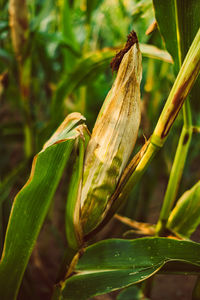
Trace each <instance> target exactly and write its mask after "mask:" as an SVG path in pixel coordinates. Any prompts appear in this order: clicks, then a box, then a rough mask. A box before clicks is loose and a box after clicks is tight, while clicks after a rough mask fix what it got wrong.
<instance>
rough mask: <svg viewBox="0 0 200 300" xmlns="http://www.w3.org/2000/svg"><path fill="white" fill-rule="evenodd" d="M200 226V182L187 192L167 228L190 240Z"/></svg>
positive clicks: (180, 200)
mask: <svg viewBox="0 0 200 300" xmlns="http://www.w3.org/2000/svg"><path fill="white" fill-rule="evenodd" d="M199 224H200V181H198V182H197V183H196V184H195V186H193V188H191V189H190V190H188V191H186V192H185V193H184V194H183V195H182V196H181V198H180V199H179V200H178V202H177V204H176V206H175V207H174V209H173V210H172V212H171V214H170V217H169V220H168V223H167V227H168V228H169V229H170V230H172V231H173V232H175V233H176V234H178V235H180V236H182V237H186V238H189V237H190V236H191V234H192V233H193V232H194V231H195V229H196V228H197V226H198V225H199Z"/></svg>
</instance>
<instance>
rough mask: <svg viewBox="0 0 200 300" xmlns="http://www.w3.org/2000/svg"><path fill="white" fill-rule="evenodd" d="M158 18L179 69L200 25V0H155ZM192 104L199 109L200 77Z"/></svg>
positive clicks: (193, 93)
mask: <svg viewBox="0 0 200 300" xmlns="http://www.w3.org/2000/svg"><path fill="white" fill-rule="evenodd" d="M153 4H154V7H155V15H156V20H157V22H158V25H159V29H160V32H161V34H162V36H163V38H164V41H165V44H166V48H167V51H168V52H169V53H170V54H171V56H172V58H173V60H174V62H175V72H176V73H178V70H179V56H180V58H181V61H183V59H184V57H185V56H186V54H187V51H188V49H189V47H190V45H191V44H192V41H193V39H194V37H195V35H196V33H197V31H198V29H199V27H200V18H199V11H200V1H197V0H189V1H184V0H179V1H177V0H166V1H159V0H153ZM190 97H191V100H193V102H192V101H191V104H192V105H195V107H196V108H197V109H198V110H199V108H200V105H199V101H197V99H199V98H200V77H198V78H197V81H196V83H195V85H194V87H193V89H192V91H191V93H190Z"/></svg>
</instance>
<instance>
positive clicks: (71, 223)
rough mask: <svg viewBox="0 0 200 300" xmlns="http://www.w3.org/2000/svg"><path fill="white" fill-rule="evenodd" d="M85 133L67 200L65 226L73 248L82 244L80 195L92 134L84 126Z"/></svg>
mask: <svg viewBox="0 0 200 300" xmlns="http://www.w3.org/2000/svg"><path fill="white" fill-rule="evenodd" d="M83 133H84V135H83V136H81V137H80V139H79V141H78V146H77V147H76V148H77V149H76V152H77V153H76V158H75V163H74V166H73V173H72V176H71V179H70V185H69V190H68V195H67V202H66V217H65V225H66V226H65V227H66V235H67V241H68V245H69V247H70V248H71V249H78V248H79V245H80V244H82V229H81V227H80V226H81V222H80V196H81V186H82V176H83V165H84V164H83V162H84V154H85V150H86V147H87V144H88V142H89V138H90V135H89V133H88V132H87V131H86V128H83Z"/></svg>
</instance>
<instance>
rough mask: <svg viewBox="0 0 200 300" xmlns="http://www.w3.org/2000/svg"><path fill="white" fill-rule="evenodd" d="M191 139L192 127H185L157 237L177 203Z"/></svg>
mask: <svg viewBox="0 0 200 300" xmlns="http://www.w3.org/2000/svg"><path fill="white" fill-rule="evenodd" d="M191 138H192V126H191V127H190V128H187V127H186V126H185V125H184V126H183V129H182V132H181V136H180V139H179V143H178V147H177V151H176V155H175V158H174V162H173V166H172V169H171V173H170V178H169V182H168V186H167V190H166V193H165V197H164V202H163V206H162V209H161V213H160V217H159V221H158V224H157V227H156V232H157V235H162V234H163V232H164V230H165V225H166V223H167V220H168V217H169V214H170V211H171V209H172V206H173V204H174V202H175V199H176V196H177V192H178V188H179V184H180V181H181V177H182V174H183V169H184V165H185V161H186V157H187V153H188V149H189V146H190V142H191Z"/></svg>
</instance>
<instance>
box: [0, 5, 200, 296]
mask: <svg viewBox="0 0 200 300" xmlns="http://www.w3.org/2000/svg"><path fill="white" fill-rule="evenodd" d="M65 2H66V3H65V5H64V6H63V7H62V8H63V15H62V18H61V25H60V26H61V28H62V33H63V36H62V38H60V37H58V36H57V37H55V39H56V40H58V39H60V41H61V42H62V43H64V44H65V46H66V48H64V49H62V50H63V53H62V54H63V57H64V62H65V64H64V69H66V70H67V71H68V72H67V75H66V74H65V73H64V75H63V78H62V79H61V81H60V82H59V83H58V86H57V88H56V90H55V92H54V94H53V97H52V102H51V108H50V115H51V121H50V124H49V126H48V128H46V130H47V132H49V131H52V129H53V128H55V126H57V125H58V122H59V121H60V123H61V124H60V125H59V126H58V128H57V129H56V130H55V131H54V132H53V133H52V134H51V137H50V138H49V139H48V140H47V141H46V142H45V144H44V146H43V147H42V150H40V151H39V152H38V153H37V154H36V155H35V156H34V158H33V162H32V168H31V173H30V176H29V179H28V181H27V182H26V184H25V185H24V186H23V187H22V189H21V190H20V191H19V193H18V194H17V195H16V197H15V199H14V202H13V204H12V208H11V211H10V215H9V220H8V224H7V229H6V234H5V239H4V241H3V243H2V256H1V261H0V295H1V299H5V300H10V299H16V298H17V297H18V295H19V289H20V285H21V283H22V280H23V277H25V276H24V274H25V270H26V268H27V265H28V261H29V259H30V256H31V253H32V251H33V249H34V246H35V244H36V241H37V238H38V235H39V232H40V230H41V228H42V226H43V224H44V221H45V218H46V217H47V215H48V213H49V211H50V208H51V205H52V201H53V197H54V195H55V192H56V189H57V187H58V185H59V182H60V181H61V177H62V176H63V173H64V172H65V171H66V170H67V173H69V174H68V175H69V176H68V179H69V183H68V192H67V199H66V205H65V206H66V207H65V218H64V220H63V222H64V223H65V235H66V240H67V245H66V246H65V253H64V259H63V262H62V264H61V266H60V271H59V272H58V275H57V279H56V280H55V282H54V284H52V293H51V294H52V299H71V300H76V299H83V300H84V299H90V298H91V297H95V296H98V295H103V294H106V293H110V292H112V291H118V290H121V289H123V290H122V291H120V292H118V294H117V296H116V299H118V300H120V299H144V298H145V297H150V292H151V283H152V279H153V276H154V275H155V274H157V273H161V274H169V273H170V274H188V275H190V274H193V275H196V276H197V283H196V286H195V288H194V290H193V299H200V293H199V279H198V276H199V272H200V260H199V255H200V245H199V243H197V242H194V241H192V239H191V235H192V233H193V232H194V231H195V230H196V228H197V226H198V225H199V224H200V208H199V207H200V206H199V197H200V181H199V179H198V181H197V182H194V184H193V186H192V187H190V188H189V189H187V190H185V191H184V192H183V194H182V195H181V196H180V198H179V197H178V195H179V193H178V192H179V186H180V181H181V178H182V176H183V170H184V166H185V163H186V159H187V155H188V153H189V147H190V145H191V141H192V135H193V133H194V132H197V133H198V132H199V128H198V127H197V126H194V125H193V123H192V109H191V105H190V102H192V101H196V98H197V95H198V92H199V78H198V75H199V70H200V27H199V26H200V22H199V19H198V18H197V17H196V11H198V9H199V7H200V3H199V1H187V2H186V1H174V0H169V1H163V2H162V3H161V2H160V1H158V0H153V5H154V11H155V18H156V21H154V22H153V25H152V26H151V27H150V28H149V30H148V31H147V33H148V34H151V32H152V31H153V30H155V28H156V26H158V28H159V31H160V34H161V35H162V37H163V39H164V42H165V45H166V49H167V51H168V52H169V53H170V55H171V56H170V55H169V53H168V52H166V51H164V50H159V49H158V48H155V47H154V46H149V45H146V44H140V43H139V41H138V39H139V38H138V37H137V34H136V32H135V31H133V30H132V31H131V32H130V33H129V34H128V37H127V42H126V44H125V45H124V47H123V48H122V49H121V50H120V51H119V50H118V52H117V54H116V55H115V57H114V58H113V59H112V61H111V64H110V65H111V68H112V73H113V76H115V80H114V82H113V84H112V87H111V89H110V91H109V92H108V94H107V96H106V98H105V100H104V103H103V105H102V107H101V110H100V112H99V114H98V117H97V119H96V121H95V125H94V127H93V130H92V133H90V131H89V130H88V127H87V121H86V118H85V117H84V116H83V114H82V113H80V112H72V113H70V114H68V115H67V116H66V117H65V119H64V121H62V122H61V118H62V113H63V111H62V110H63V107H64V101H65V98H66V97H67V96H69V95H71V94H72V92H74V95H76V97H78V96H80V97H81V103H82V104H84V101H85V99H86V97H87V89H86V87H85V86H81V85H82V82H85V81H84V80H86V79H85V77H87V76H90V75H91V73H92V70H93V68H94V65H98V66H99V65H100V70H101V68H102V65H103V66H105V65H106V64H108V61H109V60H110V59H111V57H112V56H113V54H114V53H115V52H116V49H113V48H109V49H108V48H107V49H104V51H101V52H99V51H96V50H95V51H93V52H92V53H90V54H89V55H88V54H87V55H85V54H84V55H85V56H84V55H83V58H82V59H81V61H79V64H76V56H77V54H78V55H79V53H80V52H79V49H78V42H77V41H76V39H75V37H74V34H73V30H72V26H71V24H70V2H68V1H65ZM142 2H144V3H146V6H147V7H149V6H151V5H152V3H151V2H150V1H146V2H145V1H142ZM92 3H93V4H92ZM119 3H120V5H121V9H122V11H124V9H125V6H124V3H123V1H119ZM144 3H143V4H142V6H140V3H138V5H137V6H136V8H137V9H138V10H140V9H141V7H142V8H143V9H145V7H146V6H145V5H144ZM86 4H87V13H86V32H87V34H88V35H89V33H90V32H89V30H90V26H89V24H90V22H91V18H92V13H93V11H94V10H95V9H98V5H101V1H94V2H91V1H86ZM20 7H22V8H23V10H22V11H21V12H22V13H21V14H19V8H20ZM45 9H47V11H48V5H47V7H46V8H45ZM9 10H10V19H9V22H10V28H11V38H12V45H13V49H14V55H15V58H16V68H17V70H18V74H19V95H20V101H21V107H22V111H23V116H24V128H23V135H24V141H25V143H24V146H25V147H24V149H25V157H26V160H28V159H30V157H31V156H32V154H33V153H35V149H36V148H37V146H36V143H35V142H36V141H35V140H34V130H35V129H34V126H32V118H33V116H32V115H31V110H30V107H31V105H30V103H29V101H30V94H31V92H30V87H31V67H30V65H31V55H30V53H29V48H30V44H29V42H28V41H29V40H30V39H31V34H32V33H33V32H34V30H35V28H36V27H37V22H38V20H37V19H36V20H35V25H34V23H33V24H32V32H31V30H30V29H29V23H28V22H29V20H28V13H27V3H26V1H22V0H20V1H19V0H11V1H10V6H9ZM124 14H125V11H124ZM65 18H66V19H65ZM65 22H66V23H65ZM22 24H24V25H23V26H22ZM186 25H188V26H190V30H188V28H186ZM34 26H35V27H34ZM35 35H36V31H35ZM87 42H88V41H86V43H85V44H84V49H83V52H84V51H85V52H87V48H88V44H87ZM20 49H21V50H20ZM142 55H143V56H148V57H151V59H152V58H156V59H160V60H162V61H165V62H166V61H167V62H168V63H171V62H172V59H173V62H174V73H175V77H176V78H175V80H174V83H173V86H172V88H171V91H170V93H169V95H168V98H167V101H166V102H165V104H164V106H163V108H162V111H161V113H160V116H159V118H158V121H157V123H156V126H155V129H154V130H153V132H151V134H150V136H149V137H147V138H145V139H144V142H143V145H142V147H141V148H140V149H139V150H138V151H136V150H134V148H136V147H135V145H136V142H137V140H138V136H139V130H140V129H139V128H140V121H141V95H140V88H141V87H140V84H141V78H142ZM171 57H172V59H171ZM68 61H70V62H68ZM91 62H92V63H91ZM82 71H83V72H82ZM70 81H72V84H69V83H70ZM78 86H79V89H80V90H79V93H77V94H76V92H75V90H76V88H77V87H78ZM181 111H182V112H183V127H182V131H181V134H180V137H179V141H178V146H177V149H176V153H175V157H174V161H173V164H172V167H171V172H170V175H169V180H168V185H167V189H166V193H165V196H164V199H163V205H162V208H161V211H160V216H159V219H158V222H157V224H147V223H144V222H143V223H142V222H137V221H135V220H133V219H130V218H127V217H125V216H121V215H117V214H116V213H117V212H119V211H120V210H121V211H123V210H122V208H123V207H126V206H127V205H128V201H130V198H129V195H130V193H131V191H132V190H133V189H134V188H136V187H137V186H138V184H139V183H140V182H142V181H143V178H144V177H143V175H144V173H145V172H146V171H147V170H148V167H149V166H150V164H151V165H152V164H154V163H155V159H153V158H154V157H155V156H157V155H158V152H159V151H160V150H161V148H163V147H164V146H165V142H166V140H167V138H168V136H170V134H171V131H172V127H173V124H174V122H175V120H176V118H177V116H179V115H180V112H181ZM195 125H196V124H195ZM134 151H135V152H134ZM161 151H162V150H161ZM133 153H134V154H133ZM2 186H4V187H5V186H6V185H3V184H2ZM1 194H2V195H3V193H2V192H1ZM177 198H179V199H178V200H177ZM113 218H116V219H118V220H119V221H120V222H122V223H124V224H127V225H129V226H131V227H132V228H133V229H134V230H135V231H136V232H137V233H139V234H142V235H143V236H144V237H142V238H135V239H126V238H118V239H116V238H113V239H106V240H101V241H98V242H96V241H95V238H96V235H97V233H99V232H100V231H101V230H102V229H103V228H105V226H106V225H107V223H109V222H110V221H111V220H112V219H113ZM149 236H151V237H149ZM19 297H20V296H19ZM146 299H147V298H146Z"/></svg>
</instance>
